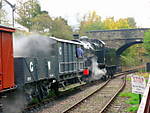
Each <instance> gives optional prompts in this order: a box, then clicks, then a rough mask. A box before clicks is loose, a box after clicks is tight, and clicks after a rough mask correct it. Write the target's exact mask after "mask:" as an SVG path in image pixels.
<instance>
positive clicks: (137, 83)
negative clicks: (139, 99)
mask: <svg viewBox="0 0 150 113" xmlns="http://www.w3.org/2000/svg"><path fill="white" fill-rule="evenodd" d="M131 83H132V93H136V94H142V95H143V93H144V90H145V87H146V82H145V79H144V77H143V76H138V75H132V76H131Z"/></svg>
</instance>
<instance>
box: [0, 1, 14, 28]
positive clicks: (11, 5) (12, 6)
mask: <svg viewBox="0 0 150 113" xmlns="http://www.w3.org/2000/svg"><path fill="white" fill-rule="evenodd" d="M1 1H2V0H1ZM4 1H5V2H6V3H7V4H8V5H9V6H10V7H11V8H12V25H13V27H14V24H15V17H14V12H15V10H16V5H15V4H14V5H13V4H11V3H10V2H9V1H7V0H4Z"/></svg>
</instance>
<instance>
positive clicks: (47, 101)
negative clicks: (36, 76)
mask: <svg viewBox="0 0 150 113" xmlns="http://www.w3.org/2000/svg"><path fill="white" fill-rule="evenodd" d="M139 68H141V67H139ZM136 70H137V68H134V69H130V70H126V71H125V73H132V72H135V71H136ZM123 74H124V72H122V73H118V74H117V75H116V76H120V75H123ZM107 82H108V81H107ZM107 82H106V84H107ZM90 85H91V84H89V86H90ZM83 87H87V86H86V85H85V86H84V85H83ZM77 89H78V88H77ZM79 89H80V87H79ZM63 95H68V92H67V91H66V92H65V93H62V94H61V95H59V96H56V97H53V98H50V99H45V100H44V101H42V102H40V103H38V104H34V105H32V106H29V107H27V108H25V109H24V110H23V111H22V113H31V112H37V111H39V110H41V109H45V108H47V107H48V106H50V103H51V101H54V100H55V99H59V98H61V97H63ZM69 95H71V93H70V92H69ZM1 111H2V105H1V104H0V113H1ZM64 112H65V111H64Z"/></svg>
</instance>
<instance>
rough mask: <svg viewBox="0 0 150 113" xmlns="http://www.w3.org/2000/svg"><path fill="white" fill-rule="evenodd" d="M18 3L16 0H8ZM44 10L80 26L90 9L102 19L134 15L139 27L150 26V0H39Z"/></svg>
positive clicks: (72, 24)
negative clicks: (80, 21) (82, 18)
mask: <svg viewBox="0 0 150 113" xmlns="http://www.w3.org/2000/svg"><path fill="white" fill-rule="evenodd" d="M8 1H10V2H11V3H16V0H8ZM39 2H40V4H41V7H42V10H46V11H48V12H49V15H50V16H51V17H58V16H62V17H63V18H65V19H67V20H68V23H69V25H71V26H78V24H79V20H81V17H82V16H83V15H85V14H88V13H89V12H90V11H96V12H97V14H98V15H99V16H101V17H102V19H105V18H107V17H112V16H113V17H114V18H115V19H116V20H117V19H119V18H127V17H133V18H134V19H135V21H136V23H137V26H138V27H145V28H150V13H149V12H150V0H39Z"/></svg>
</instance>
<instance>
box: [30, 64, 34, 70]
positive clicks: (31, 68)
mask: <svg viewBox="0 0 150 113" xmlns="http://www.w3.org/2000/svg"><path fill="white" fill-rule="evenodd" d="M30 71H31V72H33V71H34V67H33V62H30Z"/></svg>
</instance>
